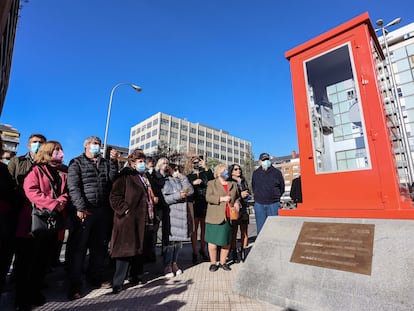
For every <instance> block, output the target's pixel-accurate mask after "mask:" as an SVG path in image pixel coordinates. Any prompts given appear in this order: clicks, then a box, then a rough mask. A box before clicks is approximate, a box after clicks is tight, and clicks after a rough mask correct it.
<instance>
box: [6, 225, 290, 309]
mask: <svg viewBox="0 0 414 311" xmlns="http://www.w3.org/2000/svg"><path fill="white" fill-rule="evenodd" d="M249 234H250V236H251V238H250V244H249V250H250V249H251V247H252V246H253V245H254V239H255V236H256V226H255V223H254V217H251V224H250V225H249ZM157 252H158V256H157V261H156V262H155V263H151V264H146V265H145V267H144V270H145V274H144V278H145V280H147V283H146V284H144V285H136V286H133V287H128V284H127V283H126V284H125V285H124V287H125V289H124V290H123V291H121V292H120V293H119V294H117V295H113V294H112V293H111V291H112V290H111V289H92V288H88V287H85V288H84V291H83V293H84V294H85V295H84V296H83V297H82V298H81V299H79V300H76V301H68V300H67V296H66V295H67V282H66V278H65V272H64V269H63V267H59V268H56V269H55V270H54V271H52V272H50V273H49V274H48V275H47V279H46V281H47V284H48V287H47V288H46V289H44V290H43V293H44V294H45V296H46V298H47V303H46V304H45V305H43V306H41V307H38V308H35V309H33V310H36V311H41V310H82V311H83V310H85V311H86V310H169V311H172V310H241V311H243V310H246V311H255V310H269V311H270V310H275V311H281V310H282V308H280V307H277V306H274V305H271V304H268V303H266V302H260V301H257V300H254V299H251V298H248V297H243V296H240V295H238V294H235V293H233V291H232V287H233V283H234V281H235V279H236V275H237V273H238V271H239V270H240V267H241V265H243V263H236V264H232V265H231V267H232V271H230V272H226V271H223V270H222V269H219V270H218V271H217V272H210V271H209V270H208V268H209V265H210V264H209V263H208V262H201V263H199V264H196V265H193V264H192V263H191V254H192V250H191V244H190V243H186V244H184V246H183V249H182V251H181V254H180V257H179V263H180V267H182V268H183V270H184V273H183V274H182V275H179V276H177V277H174V278H171V279H166V278H164V276H163V275H162V274H161V273H162V270H163V269H162V258H161V256H160V254H159V252H160V248H159V247H157ZM13 299H14V293H13V291H12V290H11V289H10V290H9V291H6V292H5V293H3V294H2V295H1V296H0V310H2V311H9V310H14V308H13Z"/></svg>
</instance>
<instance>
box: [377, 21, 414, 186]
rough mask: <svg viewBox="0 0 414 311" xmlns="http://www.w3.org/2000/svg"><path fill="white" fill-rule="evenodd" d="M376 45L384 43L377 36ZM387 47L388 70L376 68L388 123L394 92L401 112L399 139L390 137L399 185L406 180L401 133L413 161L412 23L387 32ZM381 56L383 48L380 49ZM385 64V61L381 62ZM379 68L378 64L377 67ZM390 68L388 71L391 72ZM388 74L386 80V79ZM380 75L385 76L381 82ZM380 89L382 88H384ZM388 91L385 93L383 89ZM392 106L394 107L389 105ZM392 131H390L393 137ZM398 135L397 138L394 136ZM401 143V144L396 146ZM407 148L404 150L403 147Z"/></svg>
mask: <svg viewBox="0 0 414 311" xmlns="http://www.w3.org/2000/svg"><path fill="white" fill-rule="evenodd" d="M378 39H379V42H380V43H383V42H384V38H383V37H382V36H381V37H379V38H378ZM386 39H387V44H388V47H389V54H390V62H391V65H392V68H386V66H385V68H383V69H381V68H379V73H380V77H381V81H380V83H381V84H382V91H383V93H384V94H385V96H384V98H385V110H386V112H387V116H388V118H389V120H392V119H393V118H392V116H394V115H396V116H398V113H395V112H394V111H395V110H397V109H398V102H396V103H395V100H393V99H394V97H395V96H394V93H397V94H396V96H398V99H399V102H400V104H401V109H402V118H403V121H400V120H398V119H397V120H396V121H395V123H396V126H395V129H397V130H399V132H400V135H399V136H400V137H393V144H394V150H395V154H396V160H397V166H398V171H399V176H400V180H401V181H402V182H406V181H408V167H407V166H408V165H409V162H408V159H407V157H406V156H405V151H404V149H406V148H404V146H403V143H404V140H403V139H402V138H403V133H402V132H401V131H405V133H406V135H407V137H408V144H409V149H410V151H411V158H412V159H414V154H413V151H414V23H411V24H408V25H406V26H403V27H401V28H399V29H397V30H395V31H392V32H389V33H387V35H386ZM384 54H386V49H385V48H384ZM385 63H386V64H387V62H385ZM381 65H382V64H381ZM391 69H392V70H391ZM392 72H393V73H394V78H395V79H394V80H395V83H396V87H395V89H396V92H394V89H393V86H392V79H390V77H389V76H390V75H391V74H392ZM387 75H388V77H386V76H387ZM384 76H385V77H386V78H385V79H384ZM384 86H386V87H385V88H384ZM386 89H388V90H386ZM393 104H394V105H395V104H396V108H394V109H393V108H392V105H393ZM402 122H404V123H405V128H403V129H400V127H399V124H401V123H402ZM394 132H395V131H393V130H391V133H392V134H393V133H394ZM396 136H398V135H396ZM400 141H402V143H400ZM407 149H408V148H407Z"/></svg>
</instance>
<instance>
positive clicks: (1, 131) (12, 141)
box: [0, 124, 20, 156]
mask: <svg viewBox="0 0 414 311" xmlns="http://www.w3.org/2000/svg"><path fill="white" fill-rule="evenodd" d="M0 137H1V141H2V143H3V150H5V151H9V152H10V153H11V154H12V155H13V156H15V155H16V154H17V147H18V146H19V143H20V133H19V131H18V130H17V129H15V128H14V127H12V126H11V125H9V124H0Z"/></svg>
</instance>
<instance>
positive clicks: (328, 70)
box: [304, 43, 371, 174]
mask: <svg viewBox="0 0 414 311" xmlns="http://www.w3.org/2000/svg"><path fill="white" fill-rule="evenodd" d="M354 68H355V67H354V61H353V57H352V50H351V49H350V44H349V43H346V44H344V45H342V46H338V47H335V48H334V49H332V50H330V51H327V52H324V53H322V54H320V55H317V56H315V57H312V58H311V59H308V60H306V61H305V62H304V70H305V80H306V84H307V85H306V86H307V93H308V94H307V99H308V107H309V114H310V115H309V118H310V124H311V125H312V131H311V132H312V143H313V151H314V161H315V173H316V174H321V173H337V172H344V171H354V170H363V169H370V168H371V163H370V156H369V150H368V144H367V137H366V130H365V122H364V117H363V113H362V107H361V98H360V95H359V94H360V93H359V89H358V83H357V82H356V77H355V70H354Z"/></svg>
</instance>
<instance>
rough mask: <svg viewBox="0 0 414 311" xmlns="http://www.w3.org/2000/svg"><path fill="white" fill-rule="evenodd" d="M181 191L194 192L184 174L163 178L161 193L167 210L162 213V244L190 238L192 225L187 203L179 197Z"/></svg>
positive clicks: (188, 193) (189, 194) (190, 193)
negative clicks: (177, 176) (178, 176)
mask: <svg viewBox="0 0 414 311" xmlns="http://www.w3.org/2000/svg"><path fill="white" fill-rule="evenodd" d="M181 191H186V192H187V195H188V196H191V195H192V194H193V193H194V189H193V187H192V186H191V184H190V182H189V180H188V178H187V177H186V176H184V175H183V176H182V177H181V178H175V177H172V176H169V177H166V178H165V185H164V187H163V188H162V195H163V196H164V199H165V202H166V204H167V205H168V210H166V211H164V213H163V216H164V217H163V221H162V233H163V235H162V240H163V245H168V243H169V242H171V241H189V240H190V236H191V233H192V226H191V223H190V222H189V219H188V216H189V215H188V211H187V209H188V203H187V200H186V199H182V198H181Z"/></svg>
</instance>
